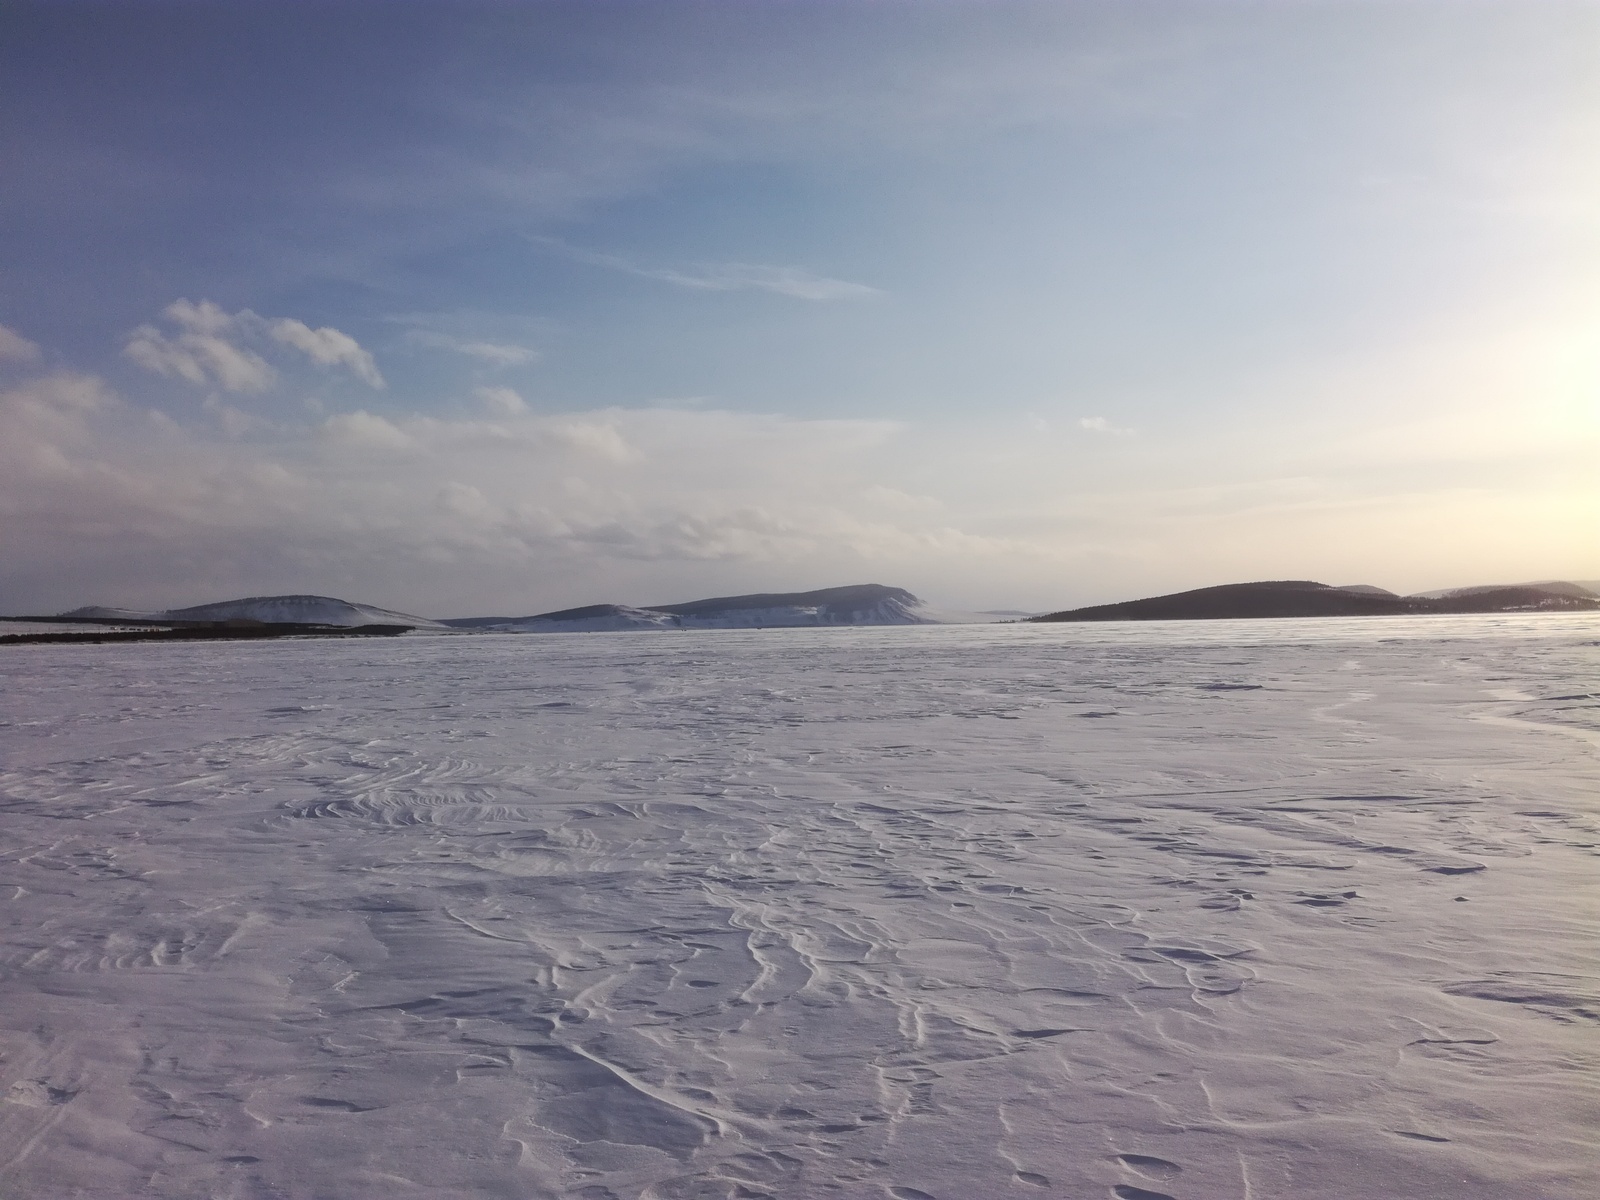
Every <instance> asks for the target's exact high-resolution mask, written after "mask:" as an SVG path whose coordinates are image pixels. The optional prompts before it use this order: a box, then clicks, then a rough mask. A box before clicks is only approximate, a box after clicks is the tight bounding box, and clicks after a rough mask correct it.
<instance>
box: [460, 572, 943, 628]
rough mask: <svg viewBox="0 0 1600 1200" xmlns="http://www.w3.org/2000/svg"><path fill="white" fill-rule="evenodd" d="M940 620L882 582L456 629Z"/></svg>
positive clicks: (588, 610) (588, 608)
mask: <svg viewBox="0 0 1600 1200" xmlns="http://www.w3.org/2000/svg"><path fill="white" fill-rule="evenodd" d="M940 623H942V622H941V616H940V615H938V614H935V613H934V612H933V610H931V609H929V608H928V607H927V606H926V605H925V604H923V602H922V601H921V600H919V599H918V598H917V597H916V596H914V595H912V594H911V593H910V592H908V591H906V590H905V589H904V588H897V587H886V586H885V585H883V584H879V583H859V584H852V585H849V586H847V587H835V588H821V589H819V590H817V591H812V592H757V593H754V594H751V595H746V596H713V597H711V598H709V599H706V600H689V601H685V602H682V603H675V604H651V605H646V606H641V607H637V608H636V607H633V606H630V605H626V604H589V605H585V606H583V607H581V608H565V609H559V610H557V611H555V612H547V613H536V614H534V615H533V616H528V617H458V618H454V619H451V620H446V621H444V622H442V624H444V625H447V626H450V627H451V628H453V629H477V630H496V631H499V632H507V633H580V632H596V633H597V632H605V631H620V630H629V629H773V628H796V627H805V626H816V625H934V624H940Z"/></svg>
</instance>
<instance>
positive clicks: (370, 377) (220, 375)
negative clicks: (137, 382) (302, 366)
mask: <svg viewBox="0 0 1600 1200" xmlns="http://www.w3.org/2000/svg"><path fill="white" fill-rule="evenodd" d="M162 315H163V316H165V317H166V318H167V320H168V321H170V322H171V323H172V324H174V325H176V326H177V327H178V332H177V333H176V334H173V335H170V336H169V335H168V334H167V333H164V332H163V331H162V330H161V329H160V328H158V327H157V326H155V325H141V326H139V327H138V328H137V329H135V330H134V331H133V333H132V334H130V335H129V337H128V341H127V343H126V344H125V345H124V346H123V350H122V352H123V353H124V354H125V355H126V356H127V357H128V358H129V359H131V360H132V361H133V362H135V363H138V364H139V365H140V366H141V367H143V368H145V370H147V371H153V372H155V373H156V374H158V375H165V376H168V377H169V378H173V379H183V380H186V381H188V382H189V383H192V384H194V385H196V386H197V387H205V386H216V387H220V388H222V389H223V390H224V391H229V392H264V391H266V390H267V389H268V388H270V387H271V386H273V384H275V383H276V382H277V379H278V374H277V372H276V371H275V370H274V369H273V368H272V366H271V365H270V364H269V363H268V362H267V360H266V359H264V358H263V357H262V356H261V355H260V354H258V353H256V351H255V350H253V349H251V348H250V346H249V345H248V344H244V343H249V342H252V341H254V342H256V343H258V344H259V343H261V342H262V341H264V340H270V341H272V342H276V343H278V344H281V345H284V346H289V347H292V348H293V349H295V350H298V351H300V352H301V353H303V354H305V355H306V356H307V357H308V358H310V359H311V361H312V362H314V363H316V364H317V365H319V366H325V367H331V366H343V367H346V368H348V369H349V370H350V371H351V372H352V373H354V374H355V375H356V377H357V378H359V379H361V380H363V381H364V382H366V383H367V384H369V385H371V386H372V387H375V388H381V387H382V386H383V377H382V376H381V375H380V374H379V373H378V367H377V364H376V363H375V362H374V361H373V359H372V355H371V354H369V353H367V351H365V350H363V349H362V348H361V346H360V345H359V344H358V343H357V342H356V340H355V339H354V338H352V337H350V336H349V335H348V334H345V333H341V332H340V331H339V330H337V329H333V328H330V327H328V326H323V327H322V328H320V329H312V328H311V327H310V326H308V325H306V324H305V323H304V322H302V321H296V320H294V319H293V318H290V317H281V318H278V319H275V320H268V319H266V318H264V317H261V316H258V315H257V314H255V313H253V312H251V311H250V310H249V309H248V308H246V309H241V310H240V311H239V312H237V313H229V312H227V311H225V310H224V309H223V308H221V307H220V306H219V305H217V304H215V303H213V302H212V301H210V300H202V301H200V302H199V303H198V304H196V303H194V302H193V301H190V300H183V299H180V300H175V301H173V302H172V303H171V304H169V305H168V306H167V307H166V308H165V309H164V310H163V312H162Z"/></svg>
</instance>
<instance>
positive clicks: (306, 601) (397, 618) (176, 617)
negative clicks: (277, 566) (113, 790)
mask: <svg viewBox="0 0 1600 1200" xmlns="http://www.w3.org/2000/svg"><path fill="white" fill-rule="evenodd" d="M61 615H62V616H63V617H69V618H73V619H77V620H93V621H108V622H109V621H133V622H140V623H146V624H148V623H151V622H160V621H178V622H225V621H259V622H261V623H263V624H267V625H320V626H334V627H340V628H348V629H354V628H357V627H359V626H362V625H407V626H410V627H411V628H413V629H416V628H423V629H440V628H442V626H441V625H440V624H439V623H438V622H437V621H431V620H429V619H428V618H427V617H418V616H413V615H412V614H410V613H403V612H396V611H394V610H393V609H389V608H378V607H377V606H375V605H372V604H352V603H351V602H350V601H348V600H340V599H337V598H336V597H333V596H246V597H245V598H244V599H241V600H223V601H220V602H218V603H215V604H196V605H193V606H191V607H189V608H168V609H161V610H159V611H156V612H138V611H135V610H133V609H128V608H103V607H98V606H94V605H91V606H89V607H87V608H75V609H73V610H72V611H71V612H67V613H62V614H61Z"/></svg>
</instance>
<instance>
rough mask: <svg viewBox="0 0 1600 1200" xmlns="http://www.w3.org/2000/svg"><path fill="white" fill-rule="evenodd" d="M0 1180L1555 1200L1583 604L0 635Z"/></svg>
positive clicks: (1583, 850) (213, 1190)
mask: <svg viewBox="0 0 1600 1200" xmlns="http://www.w3.org/2000/svg"><path fill="white" fill-rule="evenodd" d="M0 687H3V691H0V830H3V838H0V921H3V935H0V936H3V944H0V1053H3V1058H0V1096H3V1097H4V1102H3V1103H0V1195H5V1196H18V1197H21V1196H29V1197H68V1196H79V1195H83V1196H96V1197H101V1196H119V1195H120V1196H173V1197H230V1198H240V1200H243V1198H252V1200H253V1198H257V1197H260V1198H266V1197H273V1198H278V1197H293V1198H300V1197H305V1198H317V1200H322V1198H328V1200H346V1198H367V1197H372V1198H378V1197H383V1198H386V1200H387V1198H398V1200H405V1198H408V1197H423V1196H427V1197H462V1196H473V1197H477V1196H483V1197H517V1198H519V1200H526V1198H528V1197H545V1196H550V1197H557V1196H559V1197H569V1196H570V1197H583V1198H585V1200H606V1198H612V1197H617V1198H633V1197H655V1198H667V1197H747V1198H748V1197H761V1196H773V1197H809V1196H844V1197H884V1198H893V1200H920V1198H922V1197H926V1196H931V1197H937V1198H939V1200H973V1198H978V1197H982V1198H988V1197H1012V1196H1015V1197H1035V1196H1050V1195H1061V1196H1071V1197H1120V1198H1121V1200H1152V1198H1159V1197H1163V1196H1170V1197H1175V1198H1177V1200H1194V1198H1210V1197H1248V1198H1251V1200H1263V1198H1265V1197H1286V1198H1287V1197H1293V1198H1295V1200H1305V1198H1324V1197H1325V1198H1328V1200H1333V1198H1339V1200H1349V1198H1350V1197H1380V1196H1386V1197H1387V1196H1406V1197H1413V1198H1416V1197H1449V1198H1451V1200H1463V1198H1469V1200H1475V1198H1479V1197H1481V1198H1484V1200H1489V1198H1493V1200H1504V1198H1505V1197H1510V1196H1515V1197H1518V1198H1534V1197H1571V1198H1574V1200H1576V1198H1579V1197H1582V1198H1583V1200H1588V1198H1589V1197H1592V1196H1594V1195H1600V1149H1597V1142H1596V1136H1597V1135H1596V1131H1597V1130H1600V857H1597V855H1600V617H1596V616H1594V615H1592V614H1591V615H1584V616H1568V617H1561V616H1549V617H1527V618H1508V617H1473V618H1425V619H1418V620H1405V619H1367V620H1330V621H1317V622H1262V623H1251V624H1245V623H1232V622H1228V623H1200V624H1171V625H1118V626H1071V625H1068V626H1026V627H1024V626H998V627H996V626H986V627H942V628H890V629H823V630H790V631H776V630H774V631H765V632H748V633H746V632H709V633H661V634H648V633H646V634H590V635H548V636H526V635H525V636H515V635H501V636H495V635H489V636H481V637H420V636H418V637H408V638H403V639H398V640H393V641H391V640H388V639H374V640H351V641H337V642H327V641H306V642H295V643H276V644H268V643H210V644H183V645H130V646H111V645H108V646H94V647H84V646H23V647H8V648H6V649H5V651H4V653H3V655H0Z"/></svg>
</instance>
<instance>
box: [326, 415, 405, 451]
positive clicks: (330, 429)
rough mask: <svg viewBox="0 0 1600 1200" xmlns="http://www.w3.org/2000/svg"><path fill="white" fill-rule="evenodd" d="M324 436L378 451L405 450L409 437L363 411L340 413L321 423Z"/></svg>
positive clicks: (390, 422) (375, 416)
mask: <svg viewBox="0 0 1600 1200" xmlns="http://www.w3.org/2000/svg"><path fill="white" fill-rule="evenodd" d="M322 431H323V433H324V434H325V435H327V436H328V437H330V438H333V439H334V440H336V441H342V442H347V443H349V444H351V445H355V446H364V447H370V448H375V449H380V450H406V449H409V448H410V447H411V446H412V445H413V442H412V440H411V437H410V436H409V435H408V434H406V433H405V432H404V431H403V430H401V429H400V428H399V427H398V426H397V425H395V424H394V422H392V421H390V420H388V419H387V418H385V417H380V416H377V415H376V414H374V413H369V412H367V411H365V410H361V411H357V412H353V413H340V414H339V415H338V416H334V417H329V418H328V419H327V420H326V421H324V422H323V423H322Z"/></svg>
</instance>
